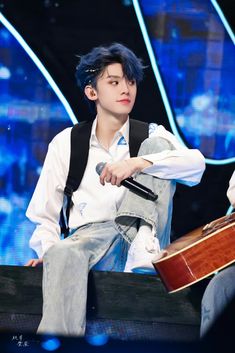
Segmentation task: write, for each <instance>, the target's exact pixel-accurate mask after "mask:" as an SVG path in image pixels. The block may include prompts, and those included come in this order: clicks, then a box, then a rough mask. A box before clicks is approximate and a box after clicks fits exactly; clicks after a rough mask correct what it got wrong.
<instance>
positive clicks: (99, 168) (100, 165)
mask: <svg viewBox="0 0 235 353" xmlns="http://www.w3.org/2000/svg"><path fill="white" fill-rule="evenodd" d="M105 164H106V163H104V162H100V163H98V164H97V166H96V168H95V170H96V173H97V174H98V175H100V174H101V173H102V171H103V169H104V166H105Z"/></svg>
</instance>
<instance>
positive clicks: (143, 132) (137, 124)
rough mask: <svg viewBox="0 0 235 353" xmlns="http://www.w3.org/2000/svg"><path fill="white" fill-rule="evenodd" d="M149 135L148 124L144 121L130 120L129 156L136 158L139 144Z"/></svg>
mask: <svg viewBox="0 0 235 353" xmlns="http://www.w3.org/2000/svg"><path fill="white" fill-rule="evenodd" d="M148 135H149V124H148V123H146V122H144V121H139V120H135V119H130V132H129V148H130V156H131V157H136V156H137V155H138V151H139V148H140V145H141V143H142V142H143V141H144V140H145V139H146V138H147V137H148Z"/></svg>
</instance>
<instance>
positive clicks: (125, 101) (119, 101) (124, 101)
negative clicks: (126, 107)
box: [118, 98, 131, 104]
mask: <svg viewBox="0 0 235 353" xmlns="http://www.w3.org/2000/svg"><path fill="white" fill-rule="evenodd" d="M130 102H131V100H130V99H128V98H126V99H120V100H118V103H124V104H129V103H130Z"/></svg>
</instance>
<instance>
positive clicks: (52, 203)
mask: <svg viewBox="0 0 235 353" xmlns="http://www.w3.org/2000/svg"><path fill="white" fill-rule="evenodd" d="M96 124H97V120H96V119H95V120H94V122H93V125H92V131H91V137H90V150H89V157H88V162H87V166H86V169H85V172H84V176H83V179H82V181H81V184H80V186H79V188H78V190H77V191H76V192H74V193H73V196H72V201H73V204H74V206H73V207H72V209H71V211H70V218H69V227H70V228H71V229H75V228H77V227H79V226H81V225H84V224H87V223H90V222H102V221H107V220H112V219H114V218H115V215H116V211H117V209H118V207H119V205H120V203H121V201H122V200H123V197H124V194H125V192H126V188H125V187H123V186H121V187H117V186H113V185H111V184H110V183H106V184H105V185H104V186H103V185H101V184H100V181H99V176H98V174H97V172H96V165H97V164H98V163H100V162H116V161H119V160H123V159H127V158H130V154H129V144H128V143H129V120H127V122H126V123H125V124H124V125H123V126H122V128H121V129H120V130H119V131H118V132H117V133H116V134H115V136H114V139H113V141H112V144H111V147H110V148H109V150H106V149H105V148H104V147H102V145H101V144H100V143H99V141H98V139H97V137H96V133H95V131H96ZM71 129H72V128H71V127H70V128H67V129H65V130H63V131H62V132H60V133H59V134H57V135H56V136H55V137H54V139H53V140H52V141H51V143H50V144H49V148H48V152H47V155H46V158H45V161H44V165H43V168H42V171H41V175H40V178H39V180H38V183H37V185H36V188H35V191H34V194H33V196H32V199H31V201H30V203H29V206H28V209H27V212H26V216H27V217H28V218H29V219H30V220H31V221H32V222H34V223H36V224H37V226H36V229H35V231H34V232H33V234H32V237H31V239H30V247H31V248H32V249H34V250H35V251H36V253H37V255H38V257H42V256H43V254H44V253H45V251H47V250H48V249H49V247H50V246H51V245H53V244H54V243H55V242H57V241H59V240H60V226H59V215H60V210H61V205H62V203H63V191H64V186H65V182H66V178H67V175H68V168H69V161H70V133H71ZM151 136H159V137H162V138H164V139H166V140H168V141H169V142H170V143H171V144H172V145H173V146H174V148H175V150H166V151H163V152H160V153H155V154H151V155H147V156H142V157H143V158H144V159H147V160H149V161H151V162H152V163H153V165H152V166H150V167H148V168H145V169H144V170H143V171H142V172H144V173H148V174H151V175H153V176H156V177H159V178H164V179H175V180H176V181H178V182H181V183H184V184H186V185H189V186H192V185H196V184H198V183H199V182H200V180H201V177H202V174H203V172H204V170H205V160H204V157H203V155H202V154H201V152H200V151H199V150H196V149H188V148H186V147H185V146H182V145H181V144H180V143H179V142H178V141H177V139H176V138H175V136H174V135H172V134H171V133H170V132H168V131H167V130H165V128H164V127H163V126H161V125H157V124H153V123H151V124H150V125H149V137H151Z"/></svg>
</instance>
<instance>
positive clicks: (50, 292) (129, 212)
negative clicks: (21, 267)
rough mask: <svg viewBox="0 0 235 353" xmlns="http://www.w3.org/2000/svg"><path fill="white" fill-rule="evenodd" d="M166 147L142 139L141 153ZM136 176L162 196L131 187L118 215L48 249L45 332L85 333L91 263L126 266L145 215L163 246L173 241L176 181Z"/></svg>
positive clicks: (160, 141) (105, 267)
mask: <svg viewBox="0 0 235 353" xmlns="http://www.w3.org/2000/svg"><path fill="white" fill-rule="evenodd" d="M165 149H171V146H170V145H169V143H168V142H167V141H166V140H164V139H161V138H157V137H152V138H148V139H146V140H145V141H144V142H143V143H142V145H141V147H140V150H139V154H138V155H139V156H141V155H146V154H151V153H156V152H161V151H162V150H165ZM136 180H137V181H138V182H140V183H142V184H144V185H145V186H147V187H148V188H150V189H152V190H153V191H154V193H155V194H157V195H158V199H157V200H156V201H154V202H153V201H149V200H145V199H143V198H141V197H140V196H137V195H136V194H134V193H132V192H131V191H129V190H128V191H127V193H126V195H125V197H124V199H123V202H122V204H121V206H120V208H119V210H118V212H117V215H116V218H115V219H114V220H110V221H105V222H99V223H90V224H87V225H85V226H82V227H79V228H78V229H76V230H75V231H74V232H73V234H72V235H71V236H70V237H68V238H66V239H64V240H62V241H60V242H58V243H56V244H55V245H53V246H52V247H51V248H49V250H48V251H47V252H46V253H45V255H44V257H43V286H42V287H43V316H42V320H41V322H40V325H39V327H38V331H37V332H38V333H39V334H43V333H46V334H58V335H72V336H82V335H84V334H85V327H86V301H87V281H88V272H89V270H90V269H91V268H93V269H96V270H105V271H123V270H124V267H125V262H126V258H127V253H128V249H129V245H130V243H131V242H132V241H133V239H134V238H135V235H136V233H137V231H138V225H139V221H140V219H144V220H145V221H146V222H148V223H149V224H151V225H152V227H154V229H155V230H156V236H157V237H158V238H159V242H160V246H161V248H164V247H166V246H167V245H168V244H169V242H170V229H171V217H172V202H173V195H174V192H175V182H173V181H170V180H163V179H158V178H156V177H153V176H151V175H148V174H144V173H140V174H138V175H137V177H136ZM143 305H144V304H143Z"/></svg>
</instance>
